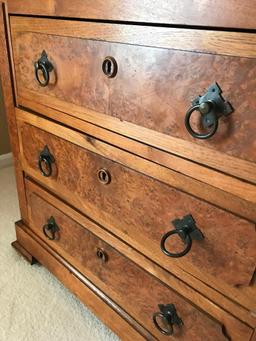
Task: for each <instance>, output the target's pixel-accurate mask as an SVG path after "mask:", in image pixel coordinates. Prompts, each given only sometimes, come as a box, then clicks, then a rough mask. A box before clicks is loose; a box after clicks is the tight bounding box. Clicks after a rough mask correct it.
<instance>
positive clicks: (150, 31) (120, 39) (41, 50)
mask: <svg viewBox="0 0 256 341" xmlns="http://www.w3.org/2000/svg"><path fill="white" fill-rule="evenodd" d="M11 28H12V38H13V48H14V65H15V70H16V80H17V94H18V103H19V104H20V105H23V106H26V107H30V108H32V109H34V110H38V106H37V104H38V103H39V104H41V105H46V106H48V107H51V108H54V109H58V110H61V111H64V112H67V113H69V114H71V115H74V116H77V117H79V118H81V119H84V120H86V121H90V122H93V123H96V124H98V125H101V126H104V127H106V128H109V129H111V130H114V131H117V132H119V133H121V134H124V135H127V136H130V137H133V138H135V139H138V140H142V141H143V142H146V143H148V144H151V145H154V146H156V147H159V148H161V149H164V150H167V151H169V152H172V153H175V154H177V155H181V156H184V157H186V158H189V159H193V160H196V161H197V162H199V163H202V164H207V165H209V166H211V167H213V168H217V169H219V170H221V171H224V172H227V173H230V174H232V175H234V176H237V177H241V178H245V179H247V180H249V181H252V182H256V179H255V161H256V148H255V146H256V137H255V136H256V135H255V130H256V120H255V111H256V101H255V99H254V97H255V96H254V92H255V90H254V89H255V87H256V77H255V76H256V62H255V57H256V35H254V34H248V33H234V32H217V31H202V30H197V31H196V30H186V29H175V28H160V27H142V26H127V25H110V24H97V23H86V22H75V21H65V22H64V21H61V20H51V19H50V20H49V19H31V18H30V19H29V18H20V17H19V18H17V17H14V18H11ZM101 40H106V41H101ZM143 45H144V46H143ZM45 53H46V54H47V57H46V55H45ZM46 58H48V59H47V60H48V61H46ZM47 63H48V64H47ZM47 69H48V70H47ZM49 70H50V71H49ZM35 71H37V72H38V77H39V81H40V82H41V86H40V84H39V81H38V80H36V77H35ZM43 73H44V77H43V75H42V74H43ZM48 76H49V83H48ZM216 83H217V84H218V85H219V86H220V88H221V90H222V95H218V93H219V89H218V87H217V85H216V86H215V87H212V86H213V85H214V84H216ZM42 85H44V86H42ZM209 88H210V91H208V92H207V90H208V89H209ZM206 93H207V95H206V96H204V97H201V98H200V97H198V96H199V95H204V94H206ZM221 96H223V98H222V99H221V98H220V97H221ZM223 99H224V100H226V101H228V102H230V103H231V106H232V108H233V110H234V112H232V113H230V114H229V115H226V114H227V113H228V112H229V109H230V107H229V106H228V105H226V104H224V101H223ZM199 104H201V106H200V110H201V113H199V111H198V107H199ZM192 107H194V110H193V109H192ZM231 110H232V109H231ZM190 114H191V117H190V118H191V119H190V120H187V122H186V123H185V121H186V117H187V118H188V117H189V115H190ZM189 125H190V126H191V128H192V130H193V131H194V132H193V131H191V129H190V128H189ZM217 125H218V127H217ZM138 126H140V128H139V129H138ZM203 126H205V127H203ZM206 126H207V128H206ZM215 130H216V132H215V133H214V134H213V136H211V137H209V135H211V134H212V133H213V132H214V131H215ZM207 136H208V138H206V137H207ZM203 137H204V138H203ZM237 158H238V159H239V162H238V160H237Z"/></svg>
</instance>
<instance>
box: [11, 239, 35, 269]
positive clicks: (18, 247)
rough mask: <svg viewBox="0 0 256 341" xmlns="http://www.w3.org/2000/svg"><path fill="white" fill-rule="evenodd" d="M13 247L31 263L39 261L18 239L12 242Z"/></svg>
mask: <svg viewBox="0 0 256 341" xmlns="http://www.w3.org/2000/svg"><path fill="white" fill-rule="evenodd" d="M12 247H14V249H15V250H16V251H17V252H19V253H20V254H21V255H22V256H23V257H24V258H25V259H26V260H27V261H28V262H29V264H30V265H33V264H36V263H38V261H37V260H36V259H35V257H33V256H32V255H31V254H30V253H29V252H28V251H27V250H26V249H24V247H23V246H22V245H21V244H20V243H19V242H18V240H16V241H15V242H12Z"/></svg>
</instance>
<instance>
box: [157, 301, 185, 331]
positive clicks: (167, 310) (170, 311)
mask: <svg viewBox="0 0 256 341" xmlns="http://www.w3.org/2000/svg"><path fill="white" fill-rule="evenodd" d="M158 307H159V310H160V311H159V312H157V313H154V314H153V323H154V325H155V327H156V328H157V329H158V330H159V331H160V332H161V333H162V334H164V335H173V333H174V329H173V326H174V325H177V326H178V327H181V326H182V325H183V321H182V319H181V318H180V317H179V316H178V314H177V311H176V308H175V305H174V304H166V305H164V304H159V305H158ZM159 319H161V321H162V323H163V325H164V328H163V327H162V326H160V325H159V323H158V320H159Z"/></svg>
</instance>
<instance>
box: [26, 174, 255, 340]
mask: <svg viewBox="0 0 256 341" xmlns="http://www.w3.org/2000/svg"><path fill="white" fill-rule="evenodd" d="M25 182H26V192H27V200H28V209H29V225H30V228H31V229H32V230H33V231H34V232H35V233H36V234H37V235H38V236H40V237H41V238H42V239H43V240H44V241H45V242H46V243H47V244H48V245H50V246H51V248H52V249H54V250H55V251H56V252H57V253H59V254H60V255H61V256H63V257H64V258H65V259H66V260H67V261H68V262H70V263H71V264H72V265H73V266H74V267H75V268H77V269H78V270H79V271H81V272H82V273H83V274H84V275H85V276H86V277H87V278H88V279H90V280H91V281H92V282H93V283H94V284H95V285H96V286H97V287H98V288H99V289H100V290H102V291H103V292H104V293H106V294H107V295H108V296H109V297H110V298H111V299H112V300H113V301H115V302H116V303H117V304H118V305H120V307H122V308H123V309H124V310H125V311H126V312H127V313H128V314H129V315H130V316H131V317H132V318H133V319H135V320H136V321H137V322H138V323H139V324H141V325H142V326H143V327H144V328H145V329H147V330H148V331H149V332H150V333H151V334H152V335H153V336H154V338H156V339H159V340H164V339H166V338H167V337H168V336H169V337H170V336H171V338H173V339H179V340H193V341H196V340H214V341H216V340H218V341H221V340H230V338H231V339H232V340H243V341H246V340H249V339H250V336H251V334H252V330H251V328H249V327H247V326H246V325H245V324H244V323H242V322H240V321H238V320H235V319H234V318H233V322H232V326H231V325H225V323H223V320H224V319H222V317H221V316H220V318H219V319H216V318H213V317H211V316H210V315H208V313H207V311H206V312H204V311H202V310H201V309H199V308H198V307H197V306H196V304H195V303H191V302H189V301H188V300H187V299H186V298H185V297H183V296H181V295H180V294H178V293H177V292H175V291H174V290H173V289H172V288H170V287H168V286H166V285H165V284H163V283H162V282H160V281H159V280H158V279H157V278H156V277H153V276H152V275H151V274H149V273H148V272H146V271H145V270H143V269H142V268H141V267H139V266H138V265H136V264H135V263H134V262H133V261H131V260H130V259H128V258H127V257H126V256H124V255H123V254H121V253H120V252H118V251H117V250H116V249H115V248H114V247H113V246H110V245H109V244H108V243H106V241H104V240H102V239H100V238H98V237H97V236H96V235H95V234H94V233H92V232H90V231H89V230H88V229H87V228H86V226H84V225H85V224H84V223H83V226H82V225H80V224H79V223H78V221H79V216H80V214H79V213H77V212H76V211H74V214H73V215H72V216H73V217H72V219H71V218H70V217H68V216H67V215H66V214H65V204H63V203H62V202H61V201H60V200H58V199H56V198H55V197H53V196H51V195H49V193H47V192H46V191H44V190H43V189H41V188H40V187H39V186H37V185H36V184H34V183H33V182H31V181H30V180H28V179H26V181H25ZM74 217H76V219H74ZM84 221H86V219H85V218H84V217H83V222H84ZM88 224H89V225H90V226H93V225H95V224H94V223H92V222H91V221H89V220H88ZM90 230H92V229H91V228H90ZM191 290H192V289H191ZM225 314H227V313H225ZM231 320H232V318H231ZM234 320H235V324H234Z"/></svg>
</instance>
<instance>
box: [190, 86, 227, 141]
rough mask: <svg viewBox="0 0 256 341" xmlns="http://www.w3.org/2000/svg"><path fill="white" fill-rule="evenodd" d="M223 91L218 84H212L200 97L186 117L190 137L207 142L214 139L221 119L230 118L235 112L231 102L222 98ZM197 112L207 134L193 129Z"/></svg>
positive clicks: (193, 103)
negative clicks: (194, 114) (193, 118)
mask: <svg viewBox="0 0 256 341" xmlns="http://www.w3.org/2000/svg"><path fill="white" fill-rule="evenodd" d="M221 94H222V90H221V88H220V87H219V85H218V84H217V83H214V84H212V85H211V86H210V87H209V88H208V90H207V92H206V93H205V94H204V95H203V96H198V97H197V98H196V99H195V100H194V101H193V102H192V107H191V108H189V109H188V111H187V113H186V115H185V127H186V129H187V131H188V132H189V134H190V135H192V136H193V137H195V138H197V139H201V140H205V139H209V138H210V137H212V136H213V135H214V134H215V133H216V131H217V129H218V126H219V118H220V117H222V116H228V115H229V114H231V113H232V112H233V111H234V110H233V108H232V106H231V104H230V103H229V102H226V101H225V100H224V99H223V97H222V96H221ZM195 111H199V113H200V114H201V123H202V126H203V128H204V129H207V132H206V133H199V132H196V131H195V130H194V129H193V128H192V127H191V116H192V114H193V113H194V112H195Z"/></svg>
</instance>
